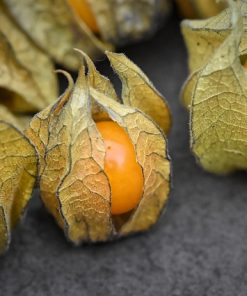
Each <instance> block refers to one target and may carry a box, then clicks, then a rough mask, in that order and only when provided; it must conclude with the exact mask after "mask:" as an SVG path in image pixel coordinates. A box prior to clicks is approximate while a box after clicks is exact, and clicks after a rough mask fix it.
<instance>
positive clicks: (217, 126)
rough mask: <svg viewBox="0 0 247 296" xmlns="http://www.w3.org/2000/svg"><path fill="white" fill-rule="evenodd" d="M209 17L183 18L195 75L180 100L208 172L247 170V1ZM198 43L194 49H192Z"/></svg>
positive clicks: (231, 4) (198, 155)
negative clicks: (245, 64)
mask: <svg viewBox="0 0 247 296" xmlns="http://www.w3.org/2000/svg"><path fill="white" fill-rule="evenodd" d="M228 2H229V8H227V9H226V10H225V11H223V12H222V13H221V14H220V15H218V16H216V17H213V18H210V19H209V20H205V21H185V22H183V23H182V30H183V34H184V36H185V40H186V43H187V47H188V50H189V54H190V55H189V64H190V70H191V74H190V76H189V78H188V80H187V81H186V82H185V85H184V88H183V91H182V98H183V102H184V104H185V105H186V106H187V108H188V109H189V111H190V127H191V148H192V151H193V152H194V154H195V156H196V158H197V160H198V161H199V163H200V164H201V165H202V166H203V168H204V169H206V170H207V171H210V172H213V173H218V174H226V173H230V172H232V171H234V170H237V169H247V149H246V148H247V145H246V143H247V133H246V130H247V75H246V68H244V67H243V65H242V62H244V61H245V60H246V50H247V43H246V19H245V18H246V13H247V4H246V3H244V2H242V1H228ZM193 44H194V47H193Z"/></svg>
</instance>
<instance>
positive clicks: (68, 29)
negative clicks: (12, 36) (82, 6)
mask: <svg viewBox="0 0 247 296" xmlns="http://www.w3.org/2000/svg"><path fill="white" fill-rule="evenodd" d="M89 2H90V6H91V8H92V11H93V13H94V15H95V19H96V22H97V23H98V27H99V32H100V33H99V36H97V35H95V34H94V33H93V32H92V31H91V30H90V29H89V28H88V27H87V25H86V24H85V23H84V21H83V20H81V19H80V18H79V16H78V15H77V13H75V11H74V10H73V9H72V7H71V6H70V5H69V4H68V2H67V1H66V0H59V1H58V0H56V1H52V0H47V1H43V0H35V1H31V0H22V1H19V0H4V3H5V5H6V6H7V7H8V9H9V11H10V13H11V14H12V16H13V17H14V19H15V20H16V22H17V23H18V25H19V26H20V27H21V28H22V29H23V30H24V31H25V32H26V33H27V34H28V35H29V36H30V37H31V39H32V40H33V41H34V42H35V43H36V44H37V45H38V46H39V47H40V48H42V49H43V50H44V51H46V52H47V53H48V54H49V55H50V56H51V57H52V58H54V59H55V61H56V62H57V63H59V64H62V65H64V66H65V67H66V68H68V69H71V70H75V69H78V66H79V59H78V57H77V56H76V55H74V53H73V48H79V49H81V50H83V51H84V52H85V53H86V54H88V55H89V56H90V57H91V58H93V59H97V57H99V56H100V55H102V54H103V52H104V51H105V50H106V49H108V50H111V49H113V45H120V44H121V45H123V44H126V43H130V42H133V41H138V40H140V39H143V38H147V37H148V36H150V35H151V34H153V33H154V32H155V31H156V30H157V28H158V27H159V25H160V24H161V23H162V20H163V19H164V18H165V17H166V16H167V14H168V13H169V11H170V7H171V5H170V1H168V0H158V1H157V0H139V1H133V0H124V1H115V0H111V1H108V0H89ZM112 44H113V45H112Z"/></svg>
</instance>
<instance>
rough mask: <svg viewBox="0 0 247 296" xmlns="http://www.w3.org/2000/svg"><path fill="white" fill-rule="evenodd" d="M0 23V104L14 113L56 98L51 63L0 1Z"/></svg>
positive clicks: (36, 107)
mask: <svg viewBox="0 0 247 296" xmlns="http://www.w3.org/2000/svg"><path fill="white" fill-rule="evenodd" d="M0 23H1V26H0V73H1V74H0V103H2V104H4V105H6V106H7V107H8V108H9V109H10V110H11V111H15V112H27V111H38V110H41V109H43V108H45V107H46V106H47V105H48V104H49V103H51V102H52V101H53V100H54V99H55V98H56V97H57V81H56V76H55V74H54V73H53V70H54V68H53V64H52V62H51V60H50V59H49V58H48V57H47V56H46V55H45V54H44V53H43V52H42V51H41V50H40V49H38V48H37V47H36V46H35V45H34V44H33V43H32V42H31V41H30V40H29V38H28V37H27V36H26V35H25V34H24V32H22V31H21V30H20V29H19V28H18V27H17V25H16V24H15V22H14V21H13V19H12V18H11V16H10V15H9V14H8V11H7V10H6V9H5V7H4V6H3V4H2V3H0Z"/></svg>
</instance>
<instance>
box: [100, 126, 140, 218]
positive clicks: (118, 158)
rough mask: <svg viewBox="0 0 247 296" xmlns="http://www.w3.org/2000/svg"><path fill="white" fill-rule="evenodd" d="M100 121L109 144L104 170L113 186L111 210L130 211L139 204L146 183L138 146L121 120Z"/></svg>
mask: <svg viewBox="0 0 247 296" xmlns="http://www.w3.org/2000/svg"><path fill="white" fill-rule="evenodd" d="M96 125H97V128H98V130H99V132H100V134H101V136H102V138H103V140H104V143H105V147H106V156H105V167H104V171H105V173H106V175H107V176H108V178H109V182H110V186H111V192H112V197H111V202H112V205H111V212H112V214H113V215H119V214H123V213H127V212H129V211H131V210H133V209H134V208H135V207H136V206H137V205H138V203H139V201H140V199H141V197H142V193H143V185H144V180H143V174H142V169H141V166H140V165H139V164H138V163H137V161H136V154H135V150H134V146H133V144H132V142H131V140H130V138H129V136H128V134H127V133H126V132H125V130H124V129H123V128H122V127H120V126H119V125H118V124H117V123H115V122H113V121H101V122H97V123H96Z"/></svg>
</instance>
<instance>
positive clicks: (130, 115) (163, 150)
mask: <svg viewBox="0 0 247 296" xmlns="http://www.w3.org/2000/svg"><path fill="white" fill-rule="evenodd" d="M82 55H83V56H84V58H85V61H86V63H87V75H86V74H85V68H84V67H83V66H82V67H81V68H80V71H79V75H78V78H77V81H76V83H75V84H74V83H73V80H72V78H71V76H70V75H69V74H68V73H65V75H66V76H67V78H68V81H69V86H68V88H67V90H66V91H65V93H64V94H63V95H62V96H61V97H60V98H59V99H58V100H57V102H56V103H55V104H54V105H51V106H49V107H48V108H46V109H45V110H44V111H42V112H40V113H38V114H37V115H36V116H35V117H34V118H33V120H32V121H31V123H30V127H29V128H28V129H27V130H26V135H27V137H28V138H29V139H30V141H31V142H32V143H33V144H34V146H35V147H36V149H37V151H38V155H39V179H40V190H41V197H42V200H43V202H44V204H45V206H46V208H47V209H48V210H49V212H50V213H51V214H52V215H53V216H54V217H55V219H56V221H57V223H58V224H59V226H60V227H61V228H62V229H63V230H64V232H65V235H66V237H67V238H68V239H69V240H70V241H72V242H73V243H75V244H80V243H82V242H98V241H107V240H111V239H114V238H117V237H121V236H125V235H128V234H130V233H135V232H139V231H144V230H147V229H148V228H150V227H151V226H152V225H153V224H154V223H155V222H156V221H157V219H158V217H159V216H160V214H161V211H162V209H163V208H164V207H165V205H166V202H167V199H168V194H169V191H170V160H169V157H168V154H167V141H166V137H165V134H164V133H163V131H162V129H161V128H160V127H159V125H158V123H159V124H160V125H161V126H162V128H163V130H165V131H168V130H169V128H170V112H169V109H168V106H167V104H166V102H165V101H164V99H163V98H162V97H161V95H160V94H159V93H158V92H157V90H156V89H155V88H154V86H153V85H152V84H151V83H150V81H149V80H148V78H147V77H146V76H145V75H144V74H143V73H142V71H141V70H140V69H139V68H138V67H137V66H136V65H134V64H133V63H132V62H131V61H130V60H128V59H127V57H125V56H124V55H122V54H115V53H107V55H108V57H109V59H110V61H111V64H112V67H113V69H114V70H115V71H116V72H117V73H118V75H119V77H120V78H121V80H122V83H123V89H122V91H123V94H122V100H123V102H124V104H122V103H120V100H119V99H118V98H117V95H116V92H115V90H114V88H113V86H112V84H111V83H110V81H109V80H108V79H107V78H106V77H104V76H102V75H101V74H100V73H99V72H97V70H96V69H95V66H94V64H93V62H92V61H91V60H90V58H89V57H88V56H86V54H85V53H82ZM148 105H149V107H148ZM137 106H138V108H137ZM144 110H145V111H147V113H148V114H149V115H147V114H146V113H144V112H143V111H144ZM151 116H152V118H151ZM99 121H100V122H99ZM102 122H108V123H109V122H111V123H112V124H114V125H117V127H118V128H119V129H121V130H123V131H124V133H125V137H127V138H128V140H129V141H130V143H131V146H132V148H131V149H133V151H134V157H135V160H134V161H135V165H138V166H139V167H140V171H141V177H142V178H143V186H142V188H141V196H140V200H139V202H138V204H137V205H136V206H135V207H134V208H133V209H132V210H131V211H129V212H126V213H125V214H119V215H117V214H115V215H113V214H112V211H111V205H112V202H113V199H112V198H113V192H112V190H111V189H112V187H111V183H110V178H109V175H108V174H107V173H106V169H105V161H106V155H107V153H108V151H107V149H108V148H109V147H108V148H106V143H105V142H104V139H103V136H102V134H101V132H100V130H99V128H98V124H99V123H102ZM119 136H120V135H119ZM118 156H119V157H120V158H121V157H122V156H124V155H122V154H119V155H118ZM130 173H132V172H131V171H130ZM124 177H125V178H126V176H124ZM134 180H135V177H134ZM117 181H120V182H121V180H117ZM129 184H133V180H130V179H129ZM128 190H129V188H128V186H126V187H125V188H122V191H123V192H124V191H128ZM119 193H121V192H119ZM128 198H130V199H131V196H128Z"/></svg>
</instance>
